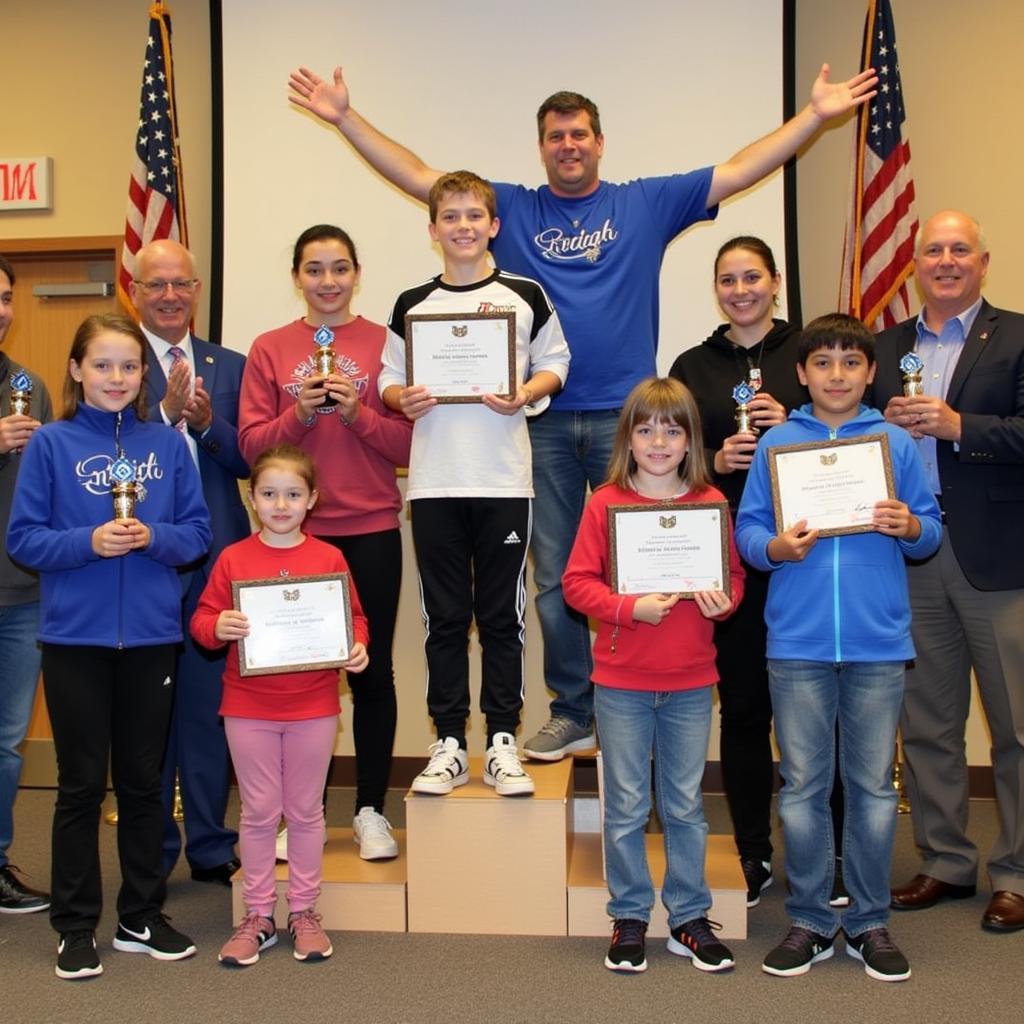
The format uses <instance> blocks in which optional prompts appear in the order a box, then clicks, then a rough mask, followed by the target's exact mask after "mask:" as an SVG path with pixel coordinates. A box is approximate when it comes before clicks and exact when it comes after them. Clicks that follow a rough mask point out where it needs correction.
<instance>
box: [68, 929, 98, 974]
mask: <svg viewBox="0 0 1024 1024" xmlns="http://www.w3.org/2000/svg"><path fill="white" fill-rule="evenodd" d="M56 971H57V977H58V978H65V979H66V980H68V981H75V980H77V979H78V978H94V977H96V975H97V974H102V973H103V964H101V963H100V958H99V954H97V952H96V935H95V933H93V932H90V931H77V932H61V933H60V942H58V943H57V967H56Z"/></svg>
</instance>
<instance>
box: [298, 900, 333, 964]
mask: <svg viewBox="0 0 1024 1024" xmlns="http://www.w3.org/2000/svg"><path fill="white" fill-rule="evenodd" d="M288 931H290V932H291V933H292V939H293V941H294V942H295V949H294V950H293V952H292V955H293V956H294V957H295V959H296V960H326V959H327V958H328V957H329V956H330V955H331V954H332V953H333V952H334V947H333V946H332V945H331V940H330V939H329V938H328V937H327V932H325V931H324V930H323V928H321V927H320V915H319V914H318V913H317V912H316V911H315V910H314V909H313V908H312V907H309V908H307V909H306V910H296V911H295V912H294V913H291V914H289V915H288Z"/></svg>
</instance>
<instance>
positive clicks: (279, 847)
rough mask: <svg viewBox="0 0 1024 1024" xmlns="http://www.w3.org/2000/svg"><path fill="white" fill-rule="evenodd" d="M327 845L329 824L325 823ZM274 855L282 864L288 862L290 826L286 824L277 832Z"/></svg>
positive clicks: (325, 843)
mask: <svg viewBox="0 0 1024 1024" xmlns="http://www.w3.org/2000/svg"><path fill="white" fill-rule="evenodd" d="M326 845H327V826H326V825H324V846H326ZM274 857H275V859H276V860H278V861H280V862H281V863H282V864H287V863H288V826H287V825H285V826H283V827H282V828H281V831H280V832H278V833H277V839H276V841H275V844H274Z"/></svg>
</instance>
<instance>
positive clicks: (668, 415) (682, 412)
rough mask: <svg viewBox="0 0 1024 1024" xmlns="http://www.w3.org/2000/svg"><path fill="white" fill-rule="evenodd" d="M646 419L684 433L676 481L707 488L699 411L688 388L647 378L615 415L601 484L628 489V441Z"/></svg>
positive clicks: (708, 480) (631, 461)
mask: <svg viewBox="0 0 1024 1024" xmlns="http://www.w3.org/2000/svg"><path fill="white" fill-rule="evenodd" d="M648 420H653V421H654V422H655V423H675V424H676V425H678V426H680V427H682V428H683V430H685V431H686V441H687V452H686V455H685V457H684V458H683V461H682V462H681V463H679V479H680V480H682V481H683V483H685V484H686V486H687V488H688V489H689V490H691V491H701V490H704V488H705V487H709V486H710V485H711V474H710V473H709V472H708V462H707V457H706V456H705V454H704V436H703V434H702V433H701V429H700V412H699V411H698V409H697V403H696V401H695V400H694V397H693V395H692V394H691V393H690V389H689V388H688V387H687V386H686V385H685V384H682V383H680V382H679V381H678V380H675V378H673V377H648V378H647V379H646V380H642V381H640V383H639V384H637V386H636V387H635V388H633V390H632V391H631V392H630V393H629V397H628V398H627V399H626V404H625V405H623V407H622V413H621V415H620V416H619V427H618V430H617V431H616V432H615V444H614V446H613V447H612V457H611V459H610V460H609V462H608V478H607V480H606V481H605V482H606V483H609V484H615V485H616V486H617V487H621V488H623V489H624V490H630V489H632V487H633V483H632V481H631V477H632V476H633V474H634V473H635V472H636V459H634V458H633V451H632V448H631V447H630V441H631V440H632V437H633V429H634V428H635V427H636V425H637V424H638V423H646V422H648Z"/></svg>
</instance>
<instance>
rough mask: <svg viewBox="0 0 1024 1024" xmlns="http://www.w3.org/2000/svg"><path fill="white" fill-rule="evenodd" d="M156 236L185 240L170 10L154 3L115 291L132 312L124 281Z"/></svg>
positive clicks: (130, 275) (143, 65)
mask: <svg viewBox="0 0 1024 1024" xmlns="http://www.w3.org/2000/svg"><path fill="white" fill-rule="evenodd" d="M160 238H173V239H178V240H180V241H181V242H182V243H184V244H186V245H187V244H188V230H187V228H186V225H185V193H184V189H183V182H182V176H181V152H180V149H179V146H178V114H177V108H176V106H175V102H174V68H173V60H172V57H171V14H170V11H169V10H168V9H167V7H166V6H165V5H164V4H162V3H154V4H153V5H152V6H151V7H150V8H149V37H148V38H147V40H146V57H145V59H144V60H143V62H142V94H141V96H140V99H139V123H138V127H137V128H136V134H135V157H134V160H133V164H132V176H131V181H130V182H129V184H128V217H127V220H126V223H125V227H124V245H123V246H122V248H121V268H120V271H119V272H118V275H117V294H118V297H119V298H120V300H121V303H122V304H123V305H124V307H125V308H126V309H128V310H131V311H132V312H134V307H133V306H132V301H131V299H130V298H129V294H128V286H129V284H130V283H131V281H132V278H133V277H134V276H135V254H136V253H137V252H138V251H139V249H141V248H142V246H144V245H146V244H147V243H148V242H152V241H153V240H154V239H160Z"/></svg>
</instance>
